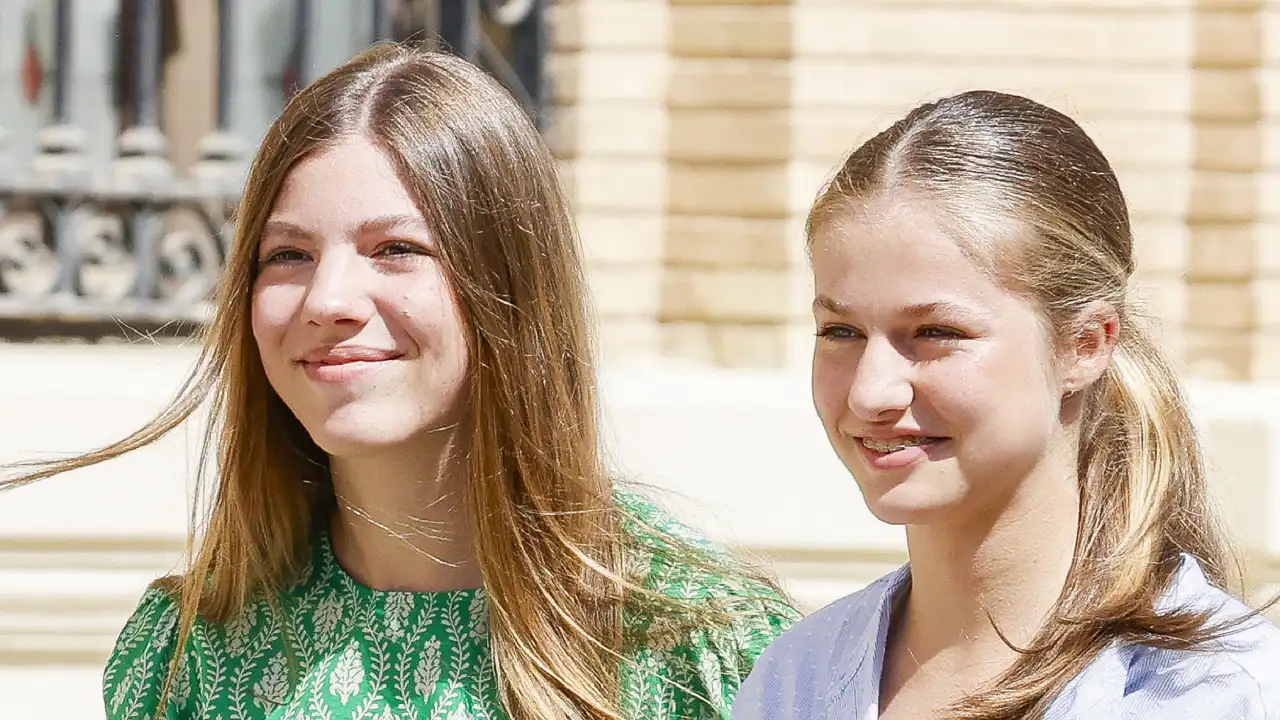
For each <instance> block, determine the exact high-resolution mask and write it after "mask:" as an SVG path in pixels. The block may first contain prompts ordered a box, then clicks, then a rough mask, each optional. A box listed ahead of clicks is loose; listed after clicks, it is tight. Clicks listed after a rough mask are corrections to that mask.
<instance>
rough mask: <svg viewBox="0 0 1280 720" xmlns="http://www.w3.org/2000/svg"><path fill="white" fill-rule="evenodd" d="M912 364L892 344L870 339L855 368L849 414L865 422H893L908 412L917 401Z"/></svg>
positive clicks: (886, 341)
mask: <svg viewBox="0 0 1280 720" xmlns="http://www.w3.org/2000/svg"><path fill="white" fill-rule="evenodd" d="M912 368H913V363H912V362H911V360H910V359H909V358H907V357H905V356H904V355H903V354H902V353H901V352H899V351H898V349H897V348H895V347H894V346H893V343H891V342H889V341H888V340H886V339H883V338H868V339H867V341H866V345H865V346H864V347H863V351H862V355H861V356H860V357H859V358H858V361H857V364H856V365H855V366H854V371H853V380H852V382H851V383H850V385H849V396H848V398H847V402H848V403H849V410H850V411H851V412H852V413H853V414H854V415H855V416H856V417H857V418H858V419H859V420H863V421H865V422H869V423H873V422H883V421H885V420H892V419H894V418H896V416H897V415H900V414H902V413H904V412H906V411H907V409H908V408H910V407H911V402H912V400H913V399H914V397H915V390H914V388H913V385H912V379H911V375H912Z"/></svg>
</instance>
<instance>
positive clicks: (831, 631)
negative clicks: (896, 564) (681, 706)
mask: <svg viewBox="0 0 1280 720" xmlns="http://www.w3.org/2000/svg"><path fill="white" fill-rule="evenodd" d="M907 572H908V571H907V569H906V568H905V567H903V568H900V569H899V570H896V571H894V572H892V573H890V574H888V575H885V576H883V577H881V578H879V579H878V580H876V581H875V582H873V583H871V584H870V585H868V586H867V587H865V588H863V589H862V590H859V591H858V592H855V593H853V594H852V595H847V596H845V597H843V598H841V599H839V600H836V601H835V602H832V603H831V604H829V605H827V606H825V607H823V608H821V609H819V610H817V611H815V612H813V613H812V614H810V615H809V616H807V617H806V618H804V619H803V620H801V621H800V622H798V623H796V624H795V626H793V627H792V628H790V629H789V630H787V631H786V632H784V633H782V635H781V636H780V637H779V638H778V639H777V640H776V641H774V642H773V644H772V645H770V646H769V647H768V649H766V650H765V651H764V653H763V654H761V656H760V659H759V661H758V662H757V663H756V665H755V668H754V669H753V670H752V672H751V675H750V676H749V677H748V678H747V679H746V681H745V682H744V683H743V685H742V691H741V693H740V694H739V695H738V698H737V702H736V703H735V704H734V708H733V717H734V718H735V719H739V720H769V719H774V718H778V719H780V718H795V719H796V720H801V719H803V718H810V717H813V718H816V717H821V716H822V714H821V712H822V708H823V707H825V705H822V704H821V703H823V702H825V700H824V699H829V698H831V697H832V696H833V695H834V694H835V693H836V692H838V691H839V690H840V689H841V688H842V687H844V686H845V685H847V684H848V683H849V682H851V681H852V680H853V679H854V678H855V676H857V675H858V674H859V673H860V672H862V669H861V664H862V663H863V662H864V661H865V660H866V659H867V658H868V657H869V656H870V654H871V653H870V650H871V649H872V648H873V646H874V644H875V643H877V642H878V633H879V628H880V624H881V623H880V621H881V615H882V613H883V610H884V607H885V605H886V603H887V602H888V600H889V599H890V598H891V595H892V593H893V592H894V591H895V590H896V588H898V587H899V586H900V584H901V583H902V582H903V580H904V578H905V577H906V575H907Z"/></svg>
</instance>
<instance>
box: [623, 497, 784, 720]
mask: <svg viewBox="0 0 1280 720" xmlns="http://www.w3.org/2000/svg"><path fill="white" fill-rule="evenodd" d="M619 504H620V505H621V506H622V509H623V510H624V514H625V515H626V517H627V520H626V523H627V527H626V528H624V530H625V532H626V533H627V535H628V538H629V543H628V565H629V568H628V571H627V572H628V575H629V576H630V577H631V578H632V580H633V581H634V582H636V584H638V585H640V586H642V587H643V588H644V589H645V590H646V591H647V592H648V593H649V594H650V597H648V598H645V597H638V598H635V599H634V601H633V602H631V603H629V604H628V609H627V612H626V616H625V618H624V620H625V625H626V633H627V636H628V644H629V647H630V650H629V653H628V654H629V656H630V657H631V659H632V660H633V661H634V667H633V672H631V673H630V675H629V677H628V679H627V683H626V684H627V685H628V686H629V687H628V688H627V690H628V692H629V693H632V694H633V695H635V697H633V700H634V701H635V702H638V703H640V705H639V706H636V705H634V704H633V706H632V707H633V711H632V713H630V714H631V715H632V716H636V717H645V718H646V719H647V718H651V717H652V718H662V717H673V718H674V717H681V718H685V717H692V718H698V717H704V716H705V717H722V716H723V715H727V713H728V707H729V705H730V703H731V702H732V699H733V697H734V696H735V695H736V694H737V690H738V687H739V685H740V684H741V682H742V680H743V679H744V678H745V677H746V676H747V674H748V673H749V672H750V671H751V668H752V666H753V665H754V664H755V661H756V658H757V657H758V656H759V655H760V653H761V652H763V651H764V649H765V648H766V647H767V646H768V645H769V644H770V643H771V642H773V641H774V640H775V639H776V638H777V637H778V635H780V634H781V633H782V632H783V631H784V630H786V629H787V628H788V627H790V626H791V625H793V624H794V623H795V622H796V621H797V620H799V618H800V612H799V611H798V610H796V609H795V608H794V607H793V606H792V604H791V602H790V601H789V600H788V599H787V598H786V597H785V595H784V594H783V593H782V592H781V591H780V590H779V589H778V588H777V587H776V585H775V584H774V583H773V582H772V580H771V579H770V578H769V577H768V576H767V575H766V574H764V573H762V572H758V571H754V570H753V569H752V568H751V567H750V566H749V565H748V564H747V563H745V562H742V561H740V560H739V559H738V558H736V557H735V556H733V554H732V553H730V552H728V551H727V550H726V549H724V548H721V547H720V546H718V545H716V544H715V543H713V542H710V541H709V540H708V539H707V538H705V537H704V536H702V535H701V534H699V533H698V532H696V531H695V530H693V529H692V528H690V527H689V526H688V525H686V524H684V523H682V522H681V521H679V520H678V519H676V518H675V517H674V516H673V515H672V514H671V513H669V512H667V511H666V510H663V509H662V508H660V507H659V506H658V505H657V504H656V503H654V502H652V501H651V500H650V499H649V498H647V497H644V496H642V495H640V494H638V493H635V492H634V491H629V492H625V493H620V498H619ZM699 610H710V611H711V612H709V613H701V612H699ZM655 683H656V684H655ZM664 686H668V687H666V689H664ZM637 693H638V694H637ZM664 698H666V699H665V700H664ZM703 698H705V699H709V700H710V701H711V703H712V705H711V706H710V707H709V706H708V705H707V704H706V702H705V701H703ZM664 707H665V708H666V709H665V710H664V709H663V708H664ZM664 713H665V714H664ZM672 713H674V714H672ZM704 713H710V714H706V715H704Z"/></svg>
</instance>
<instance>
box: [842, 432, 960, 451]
mask: <svg viewBox="0 0 1280 720" xmlns="http://www.w3.org/2000/svg"><path fill="white" fill-rule="evenodd" d="M946 439H947V438H944V437H931V436H924V435H922V436H914V437H900V438H894V439H892V440H876V439H874V438H867V437H864V438H858V441H859V442H861V443H862V446H863V447H865V448H866V449H868V450H871V451H872V452H877V453H880V454H882V455H888V454H890V453H895V452H898V451H899V450H905V449H907V448H909V447H918V446H921V445H932V444H935V443H939V442H942V441H944V440H946Z"/></svg>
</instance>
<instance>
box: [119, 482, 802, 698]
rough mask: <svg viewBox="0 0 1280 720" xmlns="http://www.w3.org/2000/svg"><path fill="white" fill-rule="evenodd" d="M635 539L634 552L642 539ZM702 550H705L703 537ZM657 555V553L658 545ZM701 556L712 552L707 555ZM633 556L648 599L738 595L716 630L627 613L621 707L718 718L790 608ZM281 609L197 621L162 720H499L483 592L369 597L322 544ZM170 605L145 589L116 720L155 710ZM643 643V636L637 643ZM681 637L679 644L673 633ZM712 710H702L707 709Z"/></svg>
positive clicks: (255, 607) (645, 510)
mask: <svg viewBox="0 0 1280 720" xmlns="http://www.w3.org/2000/svg"><path fill="white" fill-rule="evenodd" d="M624 500H625V503H624V506H625V507H627V509H628V510H629V511H630V512H631V513H633V514H634V515H635V516H636V517H638V518H640V519H642V520H643V521H644V522H645V523H648V524H650V525H653V526H655V527H660V528H661V529H662V530H664V531H666V532H672V533H674V534H677V535H679V536H682V537H686V538H690V539H694V540H697V538H696V536H693V535H691V534H690V531H688V530H687V528H683V527H681V526H679V525H678V524H676V523H675V521H674V520H672V519H671V518H670V517H668V516H666V515H665V514H663V513H661V511H659V510H658V509H657V508H655V507H654V506H652V505H651V504H649V503H648V502H647V501H644V500H643V498H641V497H639V496H628V497H627V498H624ZM630 531H631V532H632V533H633V534H634V535H635V536H637V538H638V540H639V541H640V542H639V543H637V544H638V545H639V546H641V547H650V545H648V544H646V543H647V541H648V540H649V539H650V538H646V537H645V533H644V532H643V531H641V530H638V529H636V528H630ZM699 542H701V541H699ZM652 547H654V548H657V547H658V545H656V544H655V545H652ZM708 547H709V546H708ZM661 558H662V554H661V552H653V553H651V554H649V555H648V557H645V555H644V554H643V553H640V554H638V555H636V556H629V557H628V569H629V570H630V569H633V568H634V569H635V572H636V573H637V576H642V577H644V578H645V582H646V584H647V585H648V586H649V588H650V589H651V590H654V591H656V592H659V593H663V594H666V595H668V596H671V597H679V598H681V599H684V600H693V601H697V602H718V601H721V600H730V601H732V600H735V599H736V600H737V601H738V605H739V610H740V612H739V615H738V618H739V619H738V620H737V621H736V622H735V623H734V624H733V625H731V626H729V627H725V628H722V629H713V628H705V629H702V630H693V631H686V632H683V633H682V634H677V635H675V636H673V634H672V632H671V631H672V629H673V628H675V629H676V630H677V631H678V628H679V625H678V623H676V624H673V623H671V622H670V619H669V618H665V617H653V616H652V615H651V614H646V613H644V612H643V611H641V610H638V609H637V610H635V611H632V612H629V613H627V615H626V616H625V617H624V628H625V630H626V632H627V633H628V636H629V637H631V636H634V637H637V638H640V640H639V641H637V642H636V643H635V644H634V647H630V648H629V650H628V653H629V654H628V658H629V662H627V663H624V664H623V665H622V671H621V672H622V678H621V680H622V698H621V701H622V703H623V709H624V711H625V712H626V714H627V715H628V717H631V718H635V719H636V720H677V719H679V720H686V719H693V720H703V719H705V720H710V719H712V718H715V719H717V720H726V719H727V718H728V717H729V706H730V705H731V703H732V701H733V697H734V695H736V693H737V689H738V686H739V684H740V683H741V682H742V680H744V679H745V678H746V676H747V674H748V672H750V670H751V666H752V664H753V663H754V662H755V659H756V657H757V656H758V655H759V654H760V652H762V651H763V650H764V648H765V647H766V646H767V645H768V644H769V643H770V642H771V641H772V640H773V638H775V637H776V636H777V635H779V634H781V633H782V631H783V630H785V629H786V628H787V627H789V626H790V625H791V624H793V623H794V622H795V621H796V620H797V619H799V613H797V612H796V611H794V610H793V609H791V608H789V607H787V606H785V605H784V604H782V603H781V602H780V601H773V600H768V599H762V598H761V594H760V590H761V589H760V588H756V587H751V586H748V585H747V584H746V583H745V581H743V580H740V579H738V578H722V577H715V576H711V575H709V574H707V573H704V572H700V571H694V570H692V569H689V568H684V567H679V566H674V565H672V564H671V563H664V562H662V559H661ZM277 600H278V602H277V603H276V604H274V605H273V604H272V603H270V602H267V601H265V600H264V601H259V602H257V603H255V604H252V605H250V606H249V607H247V608H246V609H245V610H244V611H243V614H242V615H240V616H239V617H237V618H234V619H233V620H231V621H229V622H227V623H223V624H217V623H209V622H205V621H197V624H196V626H195V628H194V629H193V631H192V633H191V637H190V640H189V642H188V643H187V646H186V648H185V650H184V655H183V657H182V659H181V662H180V666H179V667H180V669H179V674H178V676H177V678H176V679H175V680H176V682H175V684H174V686H173V688H172V690H173V691H172V692H171V693H170V696H169V704H168V710H167V712H166V717H167V718H171V719H173V720H184V719H186V718H206V717H219V718H232V719H233V720H267V719H268V718H271V719H273V720H288V719H289V718H307V719H308V720H325V719H329V720H355V719H356V718H367V719H368V720H383V719H388V720H389V719H390V718H417V719H421V720H503V719H504V718H506V717H507V715H506V713H505V712H504V711H503V710H502V707H501V704H500V702H499V697H498V684H497V676H496V673H495V668H494V666H493V660H492V655H491V653H490V650H489V638H488V610H487V604H486V602H485V593H484V590H483V589H481V590H460V591H454V592H441V593H405V592H378V591H374V590H371V589H369V588H366V587H363V586H361V585H359V584H358V583H356V582H355V580H354V579H352V578H351V577H350V576H349V575H347V574H346V573H345V572H344V571H343V570H342V569H341V567H340V566H339V565H338V563H337V562H336V561H335V560H334V558H333V555H332V550H331V548H330V547H329V544H328V540H327V538H325V537H323V536H321V537H320V538H318V539H317V541H316V543H315V552H314V553H313V557H312V558H311V563H310V567H309V570H308V572H307V573H306V575H305V576H304V577H303V578H302V579H301V581H300V582H299V583H297V584H296V585H295V586H294V587H293V588H292V590H290V591H289V592H287V593H285V594H283V595H282V596H281V597H279V598H278V599H277ZM176 624H177V608H176V604H175V603H174V601H173V599H172V598H170V597H169V596H168V595H167V594H166V593H165V592H164V591H162V590H160V589H152V590H149V591H148V592H147V593H146V595H144V596H143V598H142V601H141V603H140V604H139V607H138V609H137V611H136V612H135V613H134V615H133V617H132V618H130V620H129V622H128V623H127V624H126V626H125V627H124V629H123V630H122V631H121V633H120V636H119V638H118V639H117V641H116V646H115V650H114V652H113V653H112V655H111V658H110V659H109V661H108V663H107V667H106V669H105V671H104V686H103V697H104V699H105V700H106V707H107V711H108V713H107V714H108V717H109V718H110V719H111V720H125V719H126V718H127V719H128V720H137V719H139V718H150V717H154V715H155V710H156V707H157V703H158V702H159V696H160V694H161V691H162V688H163V686H164V681H165V678H166V677H167V675H168V670H169V663H170V661H171V659H172V657H173V651H174V642H175V640H176V633H175V632H174V631H175V629H176ZM650 635H651V636H652V639H651V640H650V639H646V636H650ZM673 638H674V639H673ZM708 700H709V701H710V703H709V704H708V702H707V701H708Z"/></svg>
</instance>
